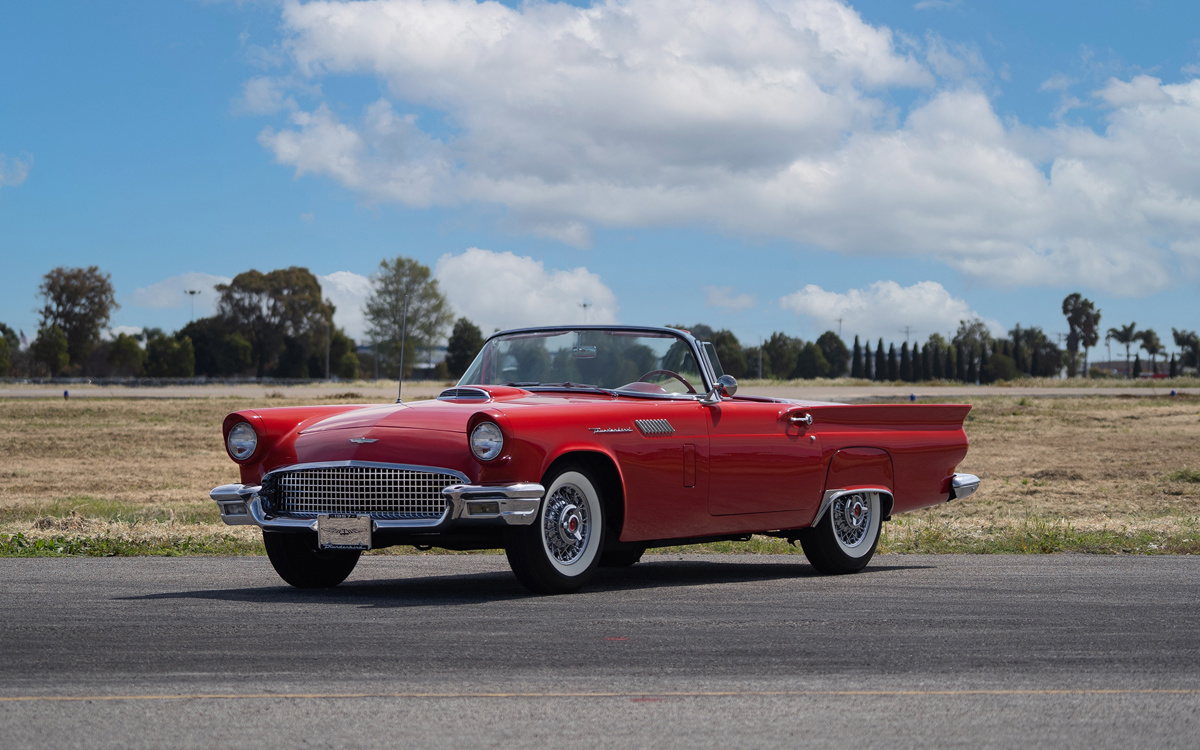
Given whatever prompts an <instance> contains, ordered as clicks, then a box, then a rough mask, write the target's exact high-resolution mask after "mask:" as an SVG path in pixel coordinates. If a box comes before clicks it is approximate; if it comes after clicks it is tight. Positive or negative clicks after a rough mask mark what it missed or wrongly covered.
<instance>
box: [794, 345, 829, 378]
mask: <svg viewBox="0 0 1200 750" xmlns="http://www.w3.org/2000/svg"><path fill="white" fill-rule="evenodd" d="M832 371H833V370H832V367H831V366H830V364H829V362H828V361H827V360H826V359H825V353H824V352H823V351H821V347H820V346H818V345H817V344H816V343H814V342H812V341H810V342H808V343H807V344H805V345H804V348H803V349H801V350H800V354H799V356H798V357H797V358H796V377H800V378H804V379H806V380H812V379H813V378H827V377H829V375H830V374H831V373H832Z"/></svg>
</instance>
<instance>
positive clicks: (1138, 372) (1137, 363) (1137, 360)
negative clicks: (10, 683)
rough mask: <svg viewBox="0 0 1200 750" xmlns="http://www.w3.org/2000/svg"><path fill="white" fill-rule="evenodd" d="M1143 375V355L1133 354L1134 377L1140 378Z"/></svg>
mask: <svg viewBox="0 0 1200 750" xmlns="http://www.w3.org/2000/svg"><path fill="white" fill-rule="evenodd" d="M1141 376H1142V356H1141V355H1140V354H1134V355H1133V377H1135V378H1140V377H1141Z"/></svg>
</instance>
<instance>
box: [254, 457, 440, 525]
mask: <svg viewBox="0 0 1200 750" xmlns="http://www.w3.org/2000/svg"><path fill="white" fill-rule="evenodd" d="M275 481H276V482H277V485H276V486H277V487H278V488H279V504H278V506H277V507H278V509H279V512H281V513H284V514H287V515H294V516H317V515H320V514H322V513H362V514H368V515H370V516H371V517H372V518H377V519H437V518H441V517H442V514H443V513H445V512H446V499H445V498H443V497H442V490H443V489H444V488H446V487H449V486H450V485H452V484H461V483H462V478H461V477H458V476H455V475H454V474H443V473H440V472H435V471H421V470H414V469H396V468H390V467H382V466H330V467H320V468H312V469H298V470H295V471H285V472H281V473H279V474H277V475H276V479H275Z"/></svg>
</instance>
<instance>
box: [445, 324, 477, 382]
mask: <svg viewBox="0 0 1200 750" xmlns="http://www.w3.org/2000/svg"><path fill="white" fill-rule="evenodd" d="M482 348H483V332H482V331H480V330H479V326H477V325H475V324H474V323H472V322H471V321H469V320H467V319H466V318H459V319H458V320H457V321H456V322H455V323H454V330H453V331H451V332H450V341H449V342H447V344H446V369H447V370H448V371H449V373H450V377H452V378H455V379H456V380H457V379H458V378H461V377H462V374H463V373H464V372H466V371H467V368H468V367H469V366H470V365H471V362H472V360H474V359H475V355H476V354H478V353H479V350H480V349H482Z"/></svg>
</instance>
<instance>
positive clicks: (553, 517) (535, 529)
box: [504, 465, 605, 594]
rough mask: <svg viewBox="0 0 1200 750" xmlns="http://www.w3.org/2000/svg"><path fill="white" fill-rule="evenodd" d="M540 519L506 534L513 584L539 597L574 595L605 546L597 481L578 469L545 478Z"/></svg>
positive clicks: (594, 565)
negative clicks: (516, 582) (514, 576)
mask: <svg viewBox="0 0 1200 750" xmlns="http://www.w3.org/2000/svg"><path fill="white" fill-rule="evenodd" d="M544 484H545V485H546V498H545V500H543V501H542V508H541V511H540V512H539V514H538V519H537V521H535V522H534V523H532V524H530V525H529V526H517V527H512V528H510V529H509V530H508V532H507V535H506V537H505V545H504V551H505V553H506V554H507V555H508V563H509V565H510V566H512V569H513V573H515V574H516V576H517V580H519V581H520V582H521V584H522V585H524V586H525V588H527V589H529V590H530V591H533V592H534V593H537V594H566V593H570V592H572V591H578V590H579V589H580V588H581V587H582V586H583V584H584V583H586V582H587V580H588V579H589V578H591V576H592V573H594V572H595V570H596V567H597V565H598V563H599V561H600V550H601V549H602V548H603V543H604V531H605V526H604V510H603V505H602V503H601V498H600V492H599V490H597V489H596V487H597V483H596V482H595V481H593V480H592V478H591V475H590V474H589V473H588V472H587V470H585V469H584V468H582V467H579V466H572V465H568V466H564V467H562V468H561V469H559V470H558V471H556V472H552V473H551V474H550V475H548V476H547V478H546V480H545V482H544Z"/></svg>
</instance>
